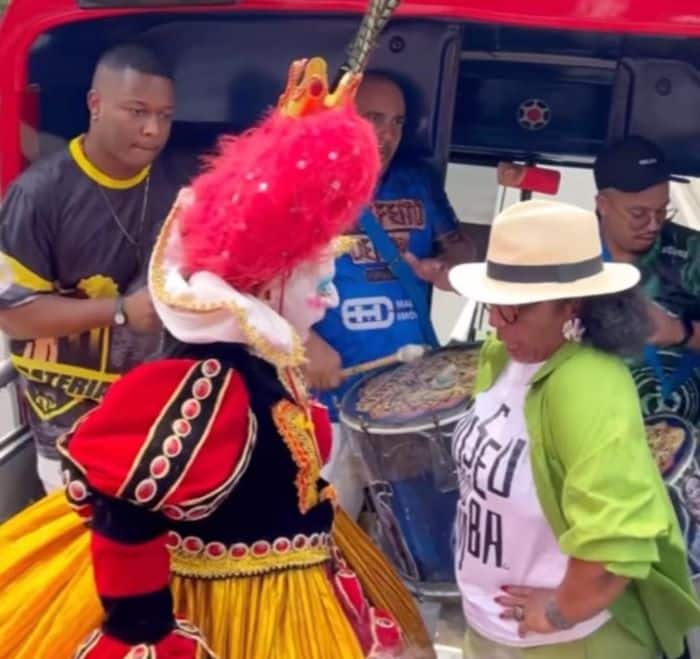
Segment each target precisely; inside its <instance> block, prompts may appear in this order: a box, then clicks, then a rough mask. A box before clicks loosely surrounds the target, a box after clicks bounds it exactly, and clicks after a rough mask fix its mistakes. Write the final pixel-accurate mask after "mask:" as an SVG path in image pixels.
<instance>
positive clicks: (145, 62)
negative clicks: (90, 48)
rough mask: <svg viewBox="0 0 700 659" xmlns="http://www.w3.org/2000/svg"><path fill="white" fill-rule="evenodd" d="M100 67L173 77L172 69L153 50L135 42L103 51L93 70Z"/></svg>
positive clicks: (170, 78)
mask: <svg viewBox="0 0 700 659" xmlns="http://www.w3.org/2000/svg"><path fill="white" fill-rule="evenodd" d="M101 67H104V68H107V69H109V70H110V71H124V70H126V69H132V70H134V71H138V72H139V73H144V74H146V75H151V76H158V77H159V78H168V79H169V80H172V79H173V73H172V70H171V69H170V67H169V66H168V65H167V64H166V63H165V62H164V61H163V60H162V59H161V58H160V57H158V55H157V54H156V53H155V52H153V51H152V50H151V49H149V48H146V47H145V46H143V45H141V44H136V43H126V44H121V45H119V46H114V47H113V48H110V49H109V50H107V51H105V52H104V53H103V54H102V56H101V57H100V59H99V60H98V62H97V67H96V69H95V70H97V69H99V68H101Z"/></svg>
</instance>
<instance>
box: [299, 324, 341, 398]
mask: <svg viewBox="0 0 700 659" xmlns="http://www.w3.org/2000/svg"><path fill="white" fill-rule="evenodd" d="M306 357H307V359H308V362H307V364H306V366H305V369H304V370H305V372H306V379H307V381H308V383H309V386H310V387H311V388H312V389H321V390H322V391H323V390H327V389H335V388H336V387H337V386H338V385H340V383H341V382H342V381H343V376H342V375H341V373H340V371H341V369H342V367H343V363H342V361H341V359H340V355H339V354H338V352H337V351H336V350H335V349H334V348H333V347H332V346H330V345H329V344H328V343H327V342H326V341H324V340H323V339H322V338H321V337H320V336H319V335H318V334H316V332H314V331H311V332H309V338H308V340H307V342H306Z"/></svg>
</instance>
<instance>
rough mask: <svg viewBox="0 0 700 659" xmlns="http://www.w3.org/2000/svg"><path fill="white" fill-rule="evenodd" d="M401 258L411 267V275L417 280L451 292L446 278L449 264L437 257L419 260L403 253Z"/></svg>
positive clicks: (410, 254)
mask: <svg viewBox="0 0 700 659" xmlns="http://www.w3.org/2000/svg"><path fill="white" fill-rule="evenodd" d="M403 258H404V260H405V261H406V263H408V265H410V266H411V269H412V270H413V273H414V274H415V275H416V277H418V278H419V279H422V280H423V281H427V282H428V283H430V284H432V285H433V286H436V287H437V288H439V289H441V290H443V291H451V290H452V286H451V285H450V280H449V279H448V276H447V274H448V272H449V271H450V264H449V263H447V261H445V260H444V259H441V258H439V257H435V258H428V259H419V258H418V257H417V256H416V255H415V254H412V253H411V252H405V253H404V255H403Z"/></svg>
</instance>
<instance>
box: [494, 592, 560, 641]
mask: <svg viewBox="0 0 700 659" xmlns="http://www.w3.org/2000/svg"><path fill="white" fill-rule="evenodd" d="M502 590H503V592H504V594H503V595H499V596H497V597H496V598H495V600H496V603H497V604H500V605H501V606H502V607H503V611H502V612H501V618H503V620H515V621H516V622H517V623H518V636H520V637H521V638H523V637H524V636H525V635H526V634H528V633H529V632H537V633H538V634H551V633H552V632H556V631H558V630H557V629H556V628H555V627H554V626H553V625H552V623H550V622H549V619H548V617H547V613H546V608H545V607H546V604H547V601H548V600H549V599H551V598H552V597H554V593H555V591H554V589H551V588H526V587H524V586H504V587H503V589H502Z"/></svg>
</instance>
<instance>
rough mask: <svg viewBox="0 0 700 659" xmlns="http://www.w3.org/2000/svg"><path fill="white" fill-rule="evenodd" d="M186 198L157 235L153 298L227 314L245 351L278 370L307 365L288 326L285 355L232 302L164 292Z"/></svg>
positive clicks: (175, 306) (181, 308)
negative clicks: (173, 240) (168, 261)
mask: <svg viewBox="0 0 700 659" xmlns="http://www.w3.org/2000/svg"><path fill="white" fill-rule="evenodd" d="M189 194H191V192H190V191H189V190H188V189H187V188H185V189H183V190H181V191H180V194H179V195H178V198H177V200H176V201H175V204H174V205H173V208H172V210H171V211H170V213H169V214H168V217H167V218H166V220H165V223H164V224H163V228H162V229H161V231H160V234H159V235H158V239H157V240H156V244H155V247H154V248H153V255H152V257H151V262H150V265H149V283H150V288H151V291H152V293H153V295H155V297H156V298H157V299H158V300H159V301H161V302H163V303H164V304H166V305H168V306H169V307H172V308H173V309H175V310H179V311H191V312H195V313H206V312H208V311H220V310H226V311H228V312H229V313H231V315H232V316H234V318H235V320H236V322H237V323H238V326H239V327H240V329H241V332H242V333H243V335H244V336H245V339H246V343H247V345H248V347H250V348H251V350H252V351H253V352H255V353H256V354H258V355H260V356H261V357H262V358H263V359H265V360H267V361H269V362H271V363H272V364H274V365H275V366H277V367H278V368H282V367H285V366H301V365H302V364H303V363H305V361H306V357H305V356H304V346H303V344H302V343H301V340H300V338H299V336H298V335H297V333H296V332H294V330H292V329H291V326H290V331H291V332H292V346H291V348H290V349H289V351H285V350H283V349H281V348H279V347H278V346H276V345H275V344H274V343H273V342H272V341H271V340H270V339H269V338H268V337H266V336H265V335H264V334H263V333H262V332H261V331H260V330H258V329H257V328H256V327H254V326H253V325H251V324H250V322H249V321H248V317H247V313H246V311H245V310H244V309H242V308H241V307H239V306H238V305H236V304H235V303H234V302H232V301H231V300H216V301H213V302H202V301H201V300H197V299H196V298H195V297H194V296H193V295H191V294H188V293H172V292H170V291H168V290H167V288H166V283H165V282H166V252H167V247H168V241H169V240H170V238H171V237H172V234H173V232H174V231H176V230H177V218H178V215H179V213H181V212H182V209H183V206H184V204H185V201H184V199H185V197H186V196H187V195H189ZM261 304H262V303H261ZM285 322H286V321H285Z"/></svg>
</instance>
